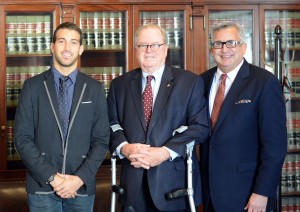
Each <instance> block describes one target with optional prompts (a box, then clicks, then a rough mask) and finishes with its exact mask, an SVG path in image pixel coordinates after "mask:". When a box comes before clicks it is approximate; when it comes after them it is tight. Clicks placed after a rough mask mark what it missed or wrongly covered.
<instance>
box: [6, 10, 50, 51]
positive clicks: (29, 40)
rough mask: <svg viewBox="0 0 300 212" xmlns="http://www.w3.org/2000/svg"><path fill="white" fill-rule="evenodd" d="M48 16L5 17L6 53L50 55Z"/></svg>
mask: <svg viewBox="0 0 300 212" xmlns="http://www.w3.org/2000/svg"><path fill="white" fill-rule="evenodd" d="M51 29H52V22H51V16H50V15H40V16H35V15H30V16H27V15H26V16H24V15H23V16H19V15H8V16H6V52H7V54H8V55H10V54H50V53H51V49H50V45H51Z"/></svg>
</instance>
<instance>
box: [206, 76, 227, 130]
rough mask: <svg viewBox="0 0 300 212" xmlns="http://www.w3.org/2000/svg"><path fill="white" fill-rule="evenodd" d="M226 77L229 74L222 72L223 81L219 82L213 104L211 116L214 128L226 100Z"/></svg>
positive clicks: (221, 78)
mask: <svg viewBox="0 0 300 212" xmlns="http://www.w3.org/2000/svg"><path fill="white" fill-rule="evenodd" d="M226 78H227V74H222V75H221V77H220V80H221V82H220V84H219V87H218V90H217V94H216V96H215V101H214V106H213V109H212V112H211V116H210V120H211V126H212V129H214V128H215V125H216V123H217V120H218V117H219V114H220V111H221V107H222V105H223V102H224V93H225V86H226Z"/></svg>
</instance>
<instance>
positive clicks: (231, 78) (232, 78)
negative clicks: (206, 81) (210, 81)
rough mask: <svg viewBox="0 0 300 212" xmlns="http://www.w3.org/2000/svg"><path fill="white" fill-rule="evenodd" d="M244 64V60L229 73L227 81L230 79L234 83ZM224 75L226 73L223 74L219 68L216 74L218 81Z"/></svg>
mask: <svg viewBox="0 0 300 212" xmlns="http://www.w3.org/2000/svg"><path fill="white" fill-rule="evenodd" d="M243 62H244V60H242V62H241V63H240V64H239V65H238V66H237V67H235V69H233V70H232V71H230V72H228V73H227V79H229V80H230V81H231V82H233V81H234V79H235V77H236V75H237V73H238V72H239V70H240V68H241V66H242V65H243ZM222 74H224V72H222V71H221V70H220V69H219V67H218V69H217V72H216V74H215V78H216V80H219V79H220V77H221V75H222Z"/></svg>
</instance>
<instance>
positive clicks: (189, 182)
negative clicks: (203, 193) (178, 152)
mask: <svg viewBox="0 0 300 212" xmlns="http://www.w3.org/2000/svg"><path fill="white" fill-rule="evenodd" d="M194 144H195V141H192V142H191V143H189V144H187V145H186V154H187V189H180V190H177V191H175V192H172V193H169V194H168V199H175V198H179V197H183V196H188V198H189V204H190V209H191V212H196V209H195V202H194V189H193V160H192V156H193V149H194Z"/></svg>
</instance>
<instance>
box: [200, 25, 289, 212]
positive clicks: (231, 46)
mask: <svg viewBox="0 0 300 212" xmlns="http://www.w3.org/2000/svg"><path fill="white" fill-rule="evenodd" d="M246 48H247V44H246V43H245V35H244V31H243V29H242V28H241V27H240V26H239V25H238V24H235V23H232V22H229V23H222V24H220V25H219V26H217V27H216V28H214V29H213V32H212V40H211V53H212V55H213V57H214V59H215V61H216V63H217V67H214V68H212V69H210V70H208V71H207V72H205V73H204V74H202V78H203V79H204V82H205V96H206V98H207V101H208V103H209V113H210V118H211V128H212V134H211V138H210V141H209V142H208V143H205V144H203V145H202V146H201V147H200V149H201V153H200V155H201V164H202V171H203V173H202V174H203V187H204V188H205V189H204V193H203V196H204V209H205V211H217V212H223V211H230V212H240V211H244V210H246V211H248V212H260V211H263V212H265V211H270V210H272V208H273V206H274V201H273V200H274V198H275V197H276V187H277V185H278V182H279V177H280V174H281V168H282V164H283V161H284V158H285V154H286V151H287V134H286V133H287V131H286V115H285V102H284V100H283V94H282V90H281V86H280V83H279V81H278V79H277V78H276V77H275V76H274V75H273V74H271V73H270V72H268V71H266V70H264V69H261V68H259V67H257V66H254V65H251V64H249V63H248V62H247V61H246V60H245V59H244V54H245V52H246Z"/></svg>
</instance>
